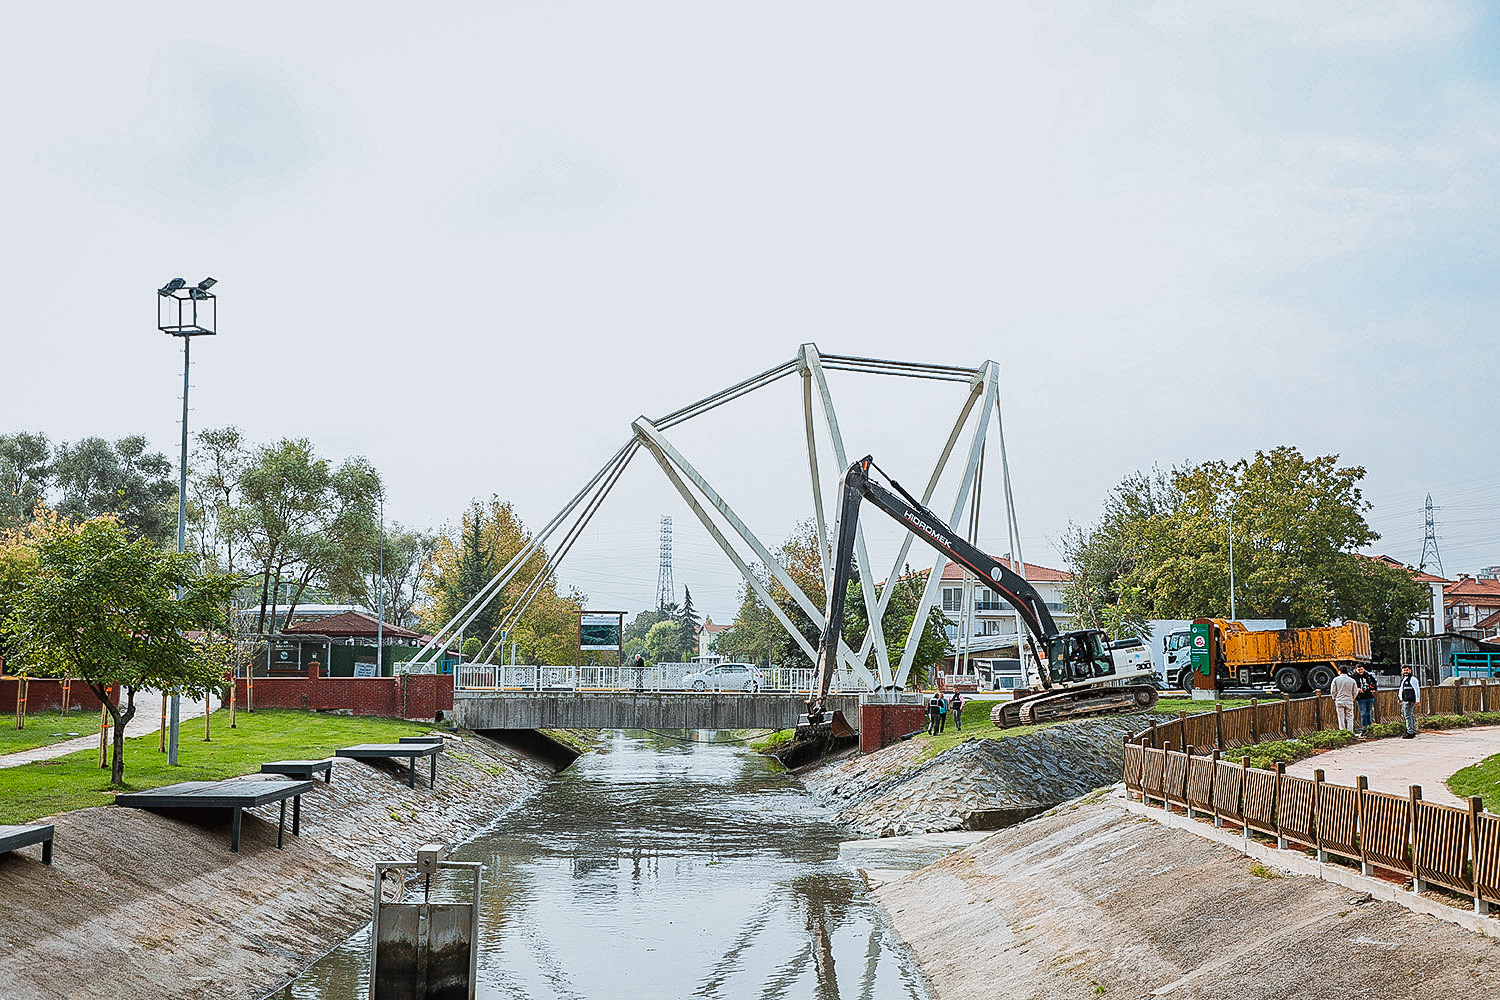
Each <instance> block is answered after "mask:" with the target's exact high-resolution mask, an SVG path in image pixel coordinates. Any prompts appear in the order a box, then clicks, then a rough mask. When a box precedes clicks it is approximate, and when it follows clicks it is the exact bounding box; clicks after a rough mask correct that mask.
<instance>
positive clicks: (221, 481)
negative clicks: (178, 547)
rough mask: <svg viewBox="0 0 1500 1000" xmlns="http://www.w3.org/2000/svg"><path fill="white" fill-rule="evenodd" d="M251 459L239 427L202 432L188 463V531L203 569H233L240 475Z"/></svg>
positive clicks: (225, 570)
mask: <svg viewBox="0 0 1500 1000" xmlns="http://www.w3.org/2000/svg"><path fill="white" fill-rule="evenodd" d="M249 460H250V454H249V451H248V450H247V448H246V445H245V437H244V434H243V433H242V432H241V431H240V429H239V428H238V427H219V428H212V429H209V430H206V431H203V432H201V433H199V435H198V443H197V445H196V447H194V449H193V454H192V462H191V464H190V465H189V466H188V511H187V515H188V532H189V539H190V543H189V544H190V546H191V548H193V549H194V550H195V551H197V553H198V557H199V559H200V560H201V564H202V566H203V568H204V569H210V570H217V571H222V572H225V573H229V574H233V573H234V559H235V554H236V548H235V543H236V542H237V541H238V540H239V534H238V532H237V531H236V520H235V513H236V502H235V501H236V498H237V496H238V495H239V490H240V476H241V475H242V474H243V473H244V471H245V467H246V465H247V464H248V462H249Z"/></svg>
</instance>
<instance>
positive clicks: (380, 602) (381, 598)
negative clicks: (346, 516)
mask: <svg viewBox="0 0 1500 1000" xmlns="http://www.w3.org/2000/svg"><path fill="white" fill-rule="evenodd" d="M375 607H376V611H375V676H376V677H384V676H385V670H384V668H383V666H382V662H383V660H382V657H383V655H384V654H383V652H382V651H383V650H384V648H385V485H384V484H383V483H382V484H381V487H380V569H379V570H378V571H377V576H376V584H375Z"/></svg>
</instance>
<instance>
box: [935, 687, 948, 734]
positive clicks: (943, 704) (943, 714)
mask: <svg viewBox="0 0 1500 1000" xmlns="http://www.w3.org/2000/svg"><path fill="white" fill-rule="evenodd" d="M937 700H938V732H940V733H941V732H942V731H943V730H944V729H947V728H948V699H947V698H944V697H943V694H942V692H941V691H939V692H938V696H937Z"/></svg>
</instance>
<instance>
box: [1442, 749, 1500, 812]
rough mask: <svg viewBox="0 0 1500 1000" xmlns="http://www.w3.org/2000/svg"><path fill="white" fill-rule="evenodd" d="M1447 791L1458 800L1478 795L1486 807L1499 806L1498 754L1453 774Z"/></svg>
mask: <svg viewBox="0 0 1500 1000" xmlns="http://www.w3.org/2000/svg"><path fill="white" fill-rule="evenodd" d="M1448 790H1449V791H1450V792H1452V793H1453V794H1454V795H1457V796H1458V797H1459V798H1468V797H1469V796H1470V795H1478V796H1479V797H1480V798H1482V799H1484V801H1485V803H1486V804H1487V805H1490V806H1492V807H1493V806H1500V753H1497V754H1495V756H1493V757H1486V758H1485V759H1484V760H1482V761H1480V762H1479V763H1478V764H1470V765H1469V766H1468V767H1466V768H1464V769H1463V770H1462V771H1459V772H1458V773H1456V774H1454V775H1453V777H1451V778H1449V779H1448Z"/></svg>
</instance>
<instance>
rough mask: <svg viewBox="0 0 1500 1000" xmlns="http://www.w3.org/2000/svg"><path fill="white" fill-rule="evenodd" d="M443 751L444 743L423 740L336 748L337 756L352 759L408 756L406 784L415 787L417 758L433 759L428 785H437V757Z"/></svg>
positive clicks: (432, 786)
mask: <svg viewBox="0 0 1500 1000" xmlns="http://www.w3.org/2000/svg"><path fill="white" fill-rule="evenodd" d="M442 752H443V744H441V743H431V742H426V741H424V742H421V743H361V744H359V745H358V746H352V747H344V748H343V749H341V750H335V751H334V753H333V755H334V756H335V757H348V758H350V759H351V760H381V759H384V758H396V757H405V758H406V786H407V787H408V788H415V787H416V784H417V758H418V757H428V758H431V760H432V774H431V776H430V777H429V778H428V779H427V787H429V788H436V787H437V758H438V754H440V753H442Z"/></svg>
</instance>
